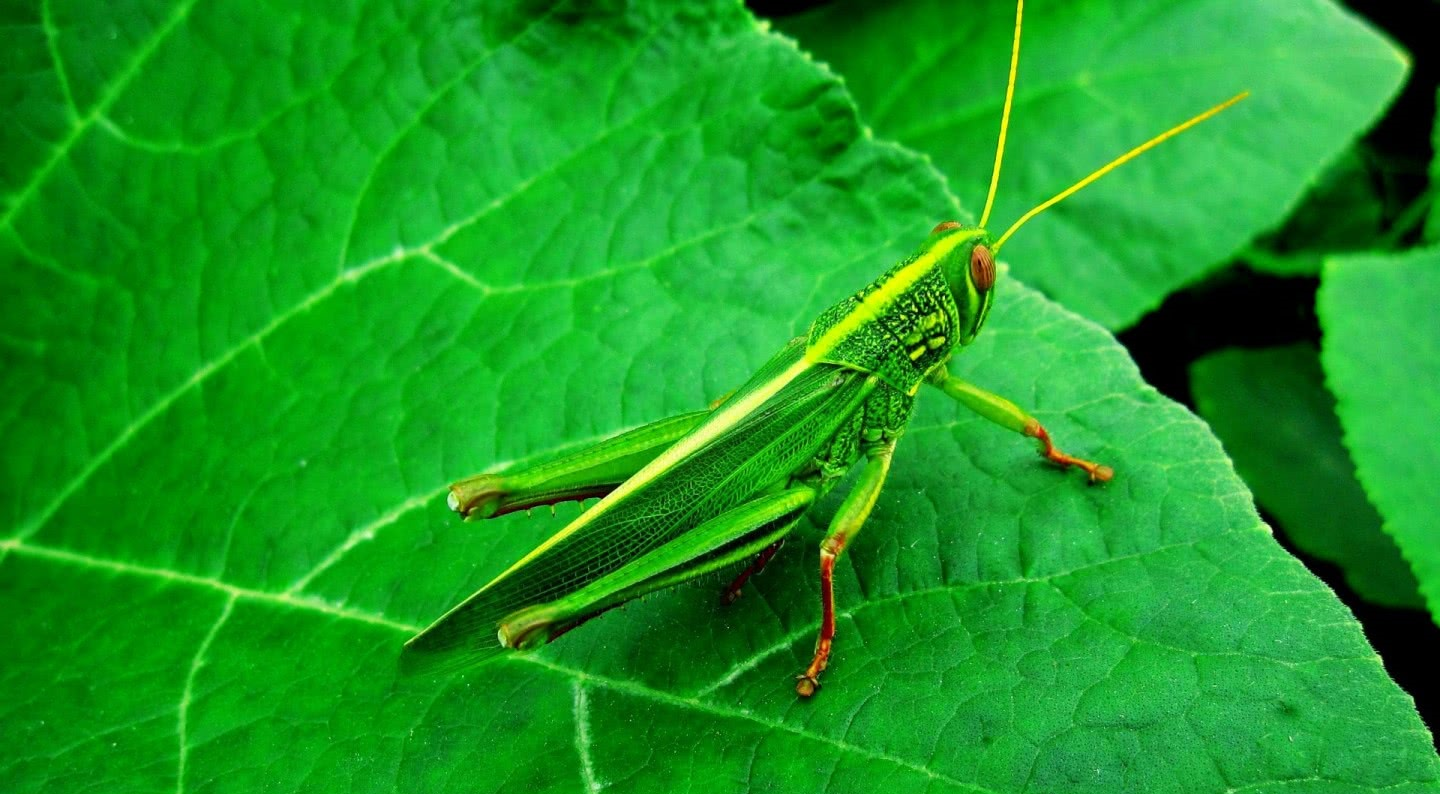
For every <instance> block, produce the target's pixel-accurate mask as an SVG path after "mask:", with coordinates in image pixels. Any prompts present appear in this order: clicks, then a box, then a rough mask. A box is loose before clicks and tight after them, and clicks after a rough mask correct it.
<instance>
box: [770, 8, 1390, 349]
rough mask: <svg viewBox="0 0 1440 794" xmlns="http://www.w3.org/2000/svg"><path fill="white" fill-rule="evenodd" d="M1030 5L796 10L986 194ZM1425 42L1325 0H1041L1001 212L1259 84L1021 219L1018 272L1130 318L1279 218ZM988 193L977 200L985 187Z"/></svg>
mask: <svg viewBox="0 0 1440 794" xmlns="http://www.w3.org/2000/svg"><path fill="white" fill-rule="evenodd" d="M1014 18H1015V6H1014V3H1011V2H1008V0H992V1H991V2H986V3H967V4H965V5H964V6H963V7H962V6H955V5H954V4H952V3H948V2H943V0H909V1H908V2H904V3H866V2H863V0H855V1H854V2H845V3H837V4H833V5H828V6H825V7H824V8H823V9H821V10H820V11H818V12H816V13H814V14H811V15H808V16H804V17H800V18H797V19H794V20H785V21H783V22H782V27H783V29H784V30H785V31H786V32H788V33H791V34H793V35H795V36H796V37H797V38H798V39H799V40H800V42H801V44H802V45H803V46H805V47H807V48H810V49H812V50H813V51H814V52H815V54H816V56H817V57H818V58H820V59H821V60H824V61H826V62H828V63H830V64H831V65H832V66H833V67H834V68H835V69H836V70H837V71H839V72H840V73H841V74H843V75H844V76H845V80H846V84H847V85H848V86H849V87H850V88H851V90H852V91H854V93H855V96H856V98H857V100H858V101H859V104H860V109H861V114H862V116H864V117H865V119H866V120H867V121H868V122H870V123H871V124H873V125H874V127H875V130H876V132H877V133H878V134H880V135H884V136H887V137H891V138H894V139H896V140H898V141H900V142H901V143H904V144H907V145H909V146H911V147H913V148H915V149H917V150H920V151H923V152H925V153H927V154H929V155H930V156H931V157H933V158H934V159H935V162H936V164H937V165H938V166H939V167H940V168H941V169H942V170H943V171H944V172H945V174H946V175H947V176H948V177H949V178H950V183H951V185H952V186H954V189H955V190H956V191H957V192H958V193H959V194H960V195H961V196H963V197H966V198H967V199H969V200H970V201H971V202H978V201H979V200H980V198H981V197H982V196H983V194H984V190H985V186H986V185H987V184H988V182H989V176H990V164H991V157H992V155H993V152H994V150H995V134H996V127H997V124H998V120H999V116H1000V108H1001V105H1002V103H1003V100H1004V94H1005V72H1006V69H1007V68H1008V64H1009V60H1010V57H1009V56H1010V43H1011V38H1012V37H1011V32H1012V29H1013V26H1014ZM1406 62H1407V57H1406V56H1405V54H1404V53H1403V52H1401V51H1400V50H1399V49H1397V48H1396V47H1395V45H1394V44H1391V43H1389V42H1388V41H1386V40H1385V39H1383V38H1382V37H1380V36H1379V35H1378V34H1376V33H1375V32H1374V31H1372V30H1370V29H1369V28H1367V27H1366V26H1365V25H1364V24H1363V23H1361V22H1359V21H1358V20H1356V19H1354V18H1353V17H1351V16H1350V15H1349V14H1348V13H1347V12H1345V11H1343V10H1341V9H1340V8H1339V7H1337V6H1335V5H1333V4H1331V3H1329V2H1325V1H1324V0H1307V1H1306V2H1302V3H1295V2H1290V3H1266V4H1255V3H1230V2H1225V0H1187V2H1169V3H1151V2H1144V0H1127V1H1126V2H1113V1H1112V0H1086V2H1053V3H1047V2H1031V3H1029V4H1027V6H1026V20H1025V29H1024V41H1023V43H1022V45H1021V61H1020V70H1019V79H1018V84H1017V87H1016V91H1015V110H1014V115H1013V117H1012V122H1011V133H1010V137H1009V143H1008V146H1007V149H1008V152H1007V159H1006V163H1007V167H1006V169H1005V172H1004V174H1003V176H1002V178H1001V186H1000V192H999V196H998V198H997V200H996V207H995V211H994V214H993V216H992V221H991V225H994V226H999V227H1001V228H1003V227H1005V226H1007V225H1008V224H1009V223H1010V222H1011V221H1012V220H1014V219H1015V218H1017V217H1018V216H1019V215H1020V214H1021V213H1023V212H1024V211H1025V210H1027V209H1029V208H1030V207H1032V206H1034V205H1036V204H1038V203H1039V202H1041V201H1042V200H1044V199H1046V198H1048V197H1049V196H1051V195H1053V194H1054V193H1056V192H1058V191H1059V190H1060V189H1061V188H1063V187H1066V186H1067V185H1069V184H1071V183H1072V182H1074V181H1076V180H1078V179H1079V178H1080V177H1082V176H1084V175H1085V174H1087V173H1089V172H1090V171H1091V170H1093V169H1094V168H1096V167H1098V166H1099V165H1101V164H1102V163H1104V162H1106V161H1108V160H1109V159H1111V158H1112V157H1114V156H1116V155H1118V154H1120V153H1121V152H1123V151H1125V150H1127V149H1129V148H1130V147H1132V146H1134V145H1136V144H1138V143H1140V142H1141V141H1144V140H1146V139H1147V138H1149V137H1150V136H1152V135H1154V134H1156V133H1158V132H1160V131H1161V130H1164V129H1167V128H1168V127H1170V126H1171V125H1173V124H1176V123H1178V122H1180V121H1181V120H1183V119H1186V118H1188V117H1190V116H1192V115H1194V114H1196V113H1198V112H1200V111H1201V110H1203V109H1205V108H1207V107H1209V106H1211V105H1213V104H1215V103H1217V102H1219V101H1221V100H1222V99H1225V98H1227V97H1230V96H1233V95H1234V94H1236V93H1239V92H1240V91H1247V90H1248V91H1250V92H1251V98H1250V99H1249V100H1247V101H1246V102H1245V103H1244V104H1242V105H1241V106H1239V107H1237V108H1235V109H1234V110H1231V111H1228V112H1227V113H1226V114H1225V115H1224V116H1223V117H1221V118H1218V119H1216V120H1214V121H1212V122H1208V123H1207V124H1206V125H1205V127H1203V128H1201V129H1199V130H1196V131H1194V132H1191V133H1189V134H1188V135H1187V136H1185V138H1184V139H1182V140H1177V141H1175V142H1173V143H1168V144H1166V147H1165V149H1164V150H1161V151H1157V152H1154V153H1152V154H1149V155H1146V157H1144V158H1142V159H1141V160H1140V161H1138V162H1136V163H1134V164H1132V165H1128V166H1126V168H1125V169H1123V170H1121V171H1119V172H1116V173H1115V174H1113V175H1111V176H1109V177H1107V178H1106V180H1105V183H1104V184H1103V186H1097V187H1095V188H1092V189H1090V190H1088V191H1087V192H1086V193H1084V194H1082V195H1079V196H1076V197H1075V198H1073V199H1070V200H1069V201H1067V202H1066V203H1065V204H1062V205H1060V206H1059V207H1057V208H1056V209H1054V210H1052V211H1051V212H1050V214H1049V216H1048V217H1047V218H1046V220H1045V221H1043V222H1040V221H1037V222H1036V223H1035V224H1034V225H1032V226H1027V227H1026V228H1025V230H1024V231H1023V232H1022V233H1020V234H1018V235H1017V236H1016V238H1015V242H1014V243H1013V245H1011V246H1010V248H1009V250H1008V254H1009V255H1010V257H1011V258H1012V259H1013V260H1014V261H1015V263H1016V272H1017V273H1018V274H1019V275H1020V276H1021V277H1022V278H1024V279H1025V280H1027V281H1029V282H1031V283H1033V284H1035V285H1036V286H1038V287H1039V288H1041V289H1042V290H1043V291H1044V292H1045V293H1046V294H1048V295H1051V296H1053V297H1055V298H1056V299H1058V300H1060V302H1062V303H1064V304H1066V305H1067V306H1069V307H1071V308H1073V309H1075V310H1076V311H1079V312H1080V313H1081V314H1084V315H1086V316H1088V317H1091V318H1093V319H1095V320H1097V321H1098V322H1100V323H1102V324H1104V325H1107V326H1109V327H1112V328H1119V327H1123V326H1126V325H1128V324H1130V323H1131V322H1133V321H1134V320H1135V319H1136V318H1137V317H1139V316H1140V315H1141V314H1143V313H1144V312H1146V311H1148V310H1150V309H1152V308H1154V307H1155V306H1157V305H1158V304H1159V303H1160V301H1161V300H1162V299H1163V298H1164V297H1165V295H1167V294H1168V293H1169V292H1171V291H1173V290H1175V289H1176V288H1178V287H1180V286H1183V285H1185V284H1186V283H1188V282H1191V281H1194V280H1195V279H1197V278H1198V277H1200V276H1201V275H1202V274H1204V273H1206V272H1207V271H1209V270H1210V269H1212V268H1213V267H1214V266H1215V265H1217V264H1219V263H1220V262H1223V261H1224V260H1225V259H1226V258H1227V257H1229V256H1230V255H1231V254H1232V253H1233V252H1234V251H1235V250H1236V249H1237V248H1239V247H1240V246H1242V245H1244V244H1245V243H1246V242H1248V241H1249V240H1250V239H1251V238H1253V237H1255V236H1256V235H1257V234H1260V233H1262V232H1266V231H1269V230H1271V229H1272V228H1273V227H1275V226H1276V225H1277V224H1278V223H1279V222H1280V221H1281V220H1282V219H1283V218H1284V217H1285V216H1286V215H1287V214H1289V210H1290V209H1291V208H1292V207H1293V206H1294V204H1295V203H1296V201H1297V200H1298V199H1299V197H1300V195H1301V194H1302V192H1304V190H1305V189H1306V188H1307V187H1309V185H1310V183H1311V182H1312V181H1314V180H1315V179H1316V177H1318V175H1319V174H1320V173H1321V171H1322V169H1323V168H1324V167H1325V166H1326V165H1327V164H1328V163H1329V162H1330V161H1331V160H1333V159H1334V158H1335V157H1336V156H1337V155H1339V154H1340V152H1341V151H1342V150H1343V149H1344V148H1345V147H1346V146H1347V145H1348V144H1349V143H1350V141H1352V140H1353V139H1354V138H1355V137H1356V136H1357V135H1359V134H1360V133H1362V132H1364V130H1365V128H1366V127H1367V126H1368V125H1369V124H1370V123H1371V122H1372V121H1374V119H1375V118H1376V116H1377V115H1378V114H1379V113H1380V111H1381V110H1382V109H1383V108H1384V107H1385V105H1386V104H1387V103H1388V101H1389V99H1390V98H1391V96H1393V95H1394V93H1395V91H1396V90H1397V89H1398V88H1399V87H1400V84H1401V82H1402V80H1403V78H1404V75H1405V72H1406ZM971 197H974V198H971Z"/></svg>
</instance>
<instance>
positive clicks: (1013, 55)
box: [980, 0, 1025, 229]
mask: <svg viewBox="0 0 1440 794" xmlns="http://www.w3.org/2000/svg"><path fill="white" fill-rule="evenodd" d="M1024 16H1025V0H1019V2H1018V3H1016V4H1015V41H1014V43H1013V44H1011V45H1010V79H1009V80H1008V81H1007V82H1006V83H1005V109H1004V110H1002V111H1000V142H999V143H998V144H996V146H995V168H994V170H992V171H991V172H990V192H989V193H988V194H986V196H985V209H984V211H983V212H981V213H980V228H982V229H983V228H985V222H986V221H988V220H990V208H991V207H992V206H994V204H995V187H996V185H999V184H1000V161H1001V160H1004V159H1005V133H1006V131H1008V130H1009V129H1010V104H1011V103H1012V102H1014V101H1015V70H1016V68H1017V67H1018V66H1019V65H1020V20H1021V19H1023V18H1024Z"/></svg>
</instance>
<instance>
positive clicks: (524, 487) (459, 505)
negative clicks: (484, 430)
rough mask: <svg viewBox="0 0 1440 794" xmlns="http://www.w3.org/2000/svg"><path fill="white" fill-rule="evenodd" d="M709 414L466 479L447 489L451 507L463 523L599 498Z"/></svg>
mask: <svg viewBox="0 0 1440 794" xmlns="http://www.w3.org/2000/svg"><path fill="white" fill-rule="evenodd" d="M709 413H710V412H709V411H692V412H690V413H686V414H680V415H678V416H672V417H669V418H667V419H661V420H660V421H658V422H651V423H650V424H648V425H641V426H640V427H637V428H635V429H633V430H627V431H626V432H624V433H620V434H619V435H616V436H611V437H610V438H607V439H605V440H604V441H601V442H599V443H596V444H591V445H589V446H586V447H582V448H581V449H577V450H572V451H569V452H565V453H562V454H560V455H558V456H556V457H553V458H551V459H549V460H545V461H541V462H538V463H533V464H528V465H525V466H521V467H518V468H514V469H511V470H507V471H503V472H499V473H497V474H478V475H476V476H474V477H467V478H465V479H463V480H461V481H459V482H457V483H455V484H454V485H452V486H450V508H451V509H452V510H454V511H455V512H457V513H459V514H460V515H461V516H462V517H464V518H472V517H473V518H492V517H494V516H498V515H504V514H505V513H513V512H515V511H516V510H528V509H530V508H532V507H539V506H541V505H553V504H558V503H560V502H568V501H573V500H577V499H590V498H593V497H599V496H604V495H605V494H607V493H610V492H611V491H613V490H615V488H616V486H618V485H619V484H620V483H622V482H624V481H625V480H627V479H629V477H630V476H631V475H633V474H634V473H635V472H637V471H639V470H640V469H642V468H644V466H645V464H647V463H649V462H650V461H652V460H654V459H655V457H656V456H657V455H659V454H660V453H661V452H663V451H665V449H666V448H667V447H669V446H670V445H671V444H674V443H675V442H676V441H677V440H679V438H680V437H681V436H683V435H685V434H686V433H688V432H690V430H691V429H692V428H694V427H695V426H696V425H698V424H700V422H701V421H702V420H703V419H704V418H705V417H706V416H707V415H708V414H709Z"/></svg>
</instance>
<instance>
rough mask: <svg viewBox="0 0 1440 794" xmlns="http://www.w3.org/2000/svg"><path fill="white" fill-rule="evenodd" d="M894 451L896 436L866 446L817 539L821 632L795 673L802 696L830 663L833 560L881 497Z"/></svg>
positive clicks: (817, 682) (811, 691) (815, 685)
mask: <svg viewBox="0 0 1440 794" xmlns="http://www.w3.org/2000/svg"><path fill="white" fill-rule="evenodd" d="M894 451H895V440H894V439H891V440H889V441H886V442H884V443H882V444H878V445H876V446H874V447H871V448H870V449H869V450H867V452H866V454H867V456H868V460H867V461H866V462H865V468H864V470H863V471H861V472H860V481H859V482H858V483H856V484H855V487H854V488H853V489H852V490H851V491H850V494H849V495H848V496H846V497H845V501H844V502H843V503H842V504H841V505H840V510H839V511H838V512H837V513H836V514H835V518H833V519H832V520H831V521H830V531H829V532H827V533H825V539H824V540H823V541H821V542H820V608H821V614H820V636H819V637H818V638H817V639H816V640H815V656H814V658H813V659H811V660H810V666H809V667H807V668H805V672H803V673H801V674H800V675H798V676H796V680H795V692H796V694H798V695H800V696H801V697H810V696H811V695H813V694H815V690H816V689H819V688H820V673H821V671H823V670H824V669H825V666H826V665H828V664H829V663H830V647H831V645H832V644H833V642H834V639H835V592H834V587H833V586H832V583H831V580H832V578H833V575H834V571H835V560H836V559H838V558H839V557H840V555H841V554H842V553H844V551H845V547H846V546H847V545H849V543H850V541H851V540H854V539H855V535H857V534H858V533H859V532H860V529H861V527H863V526H864V525H865V519H867V518H869V517H870V510H871V509H872V508H874V507H875V500H876V499H878V498H880V489H881V488H883V487H884V485H885V475H886V474H887V473H889V471H890V457H891V455H892V454H893V453H894Z"/></svg>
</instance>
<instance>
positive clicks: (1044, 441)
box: [1023, 419, 1115, 485]
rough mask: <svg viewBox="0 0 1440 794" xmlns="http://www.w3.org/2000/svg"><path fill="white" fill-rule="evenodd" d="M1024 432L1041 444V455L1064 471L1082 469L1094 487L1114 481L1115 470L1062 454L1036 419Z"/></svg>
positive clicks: (1028, 424) (1101, 464) (1027, 425)
mask: <svg viewBox="0 0 1440 794" xmlns="http://www.w3.org/2000/svg"><path fill="white" fill-rule="evenodd" d="M1023 432H1024V433H1025V435H1027V436H1030V437H1031V438H1033V439H1035V440H1036V441H1039V442H1040V455H1041V456H1042V457H1044V458H1045V459H1046V460H1048V461H1050V462H1051V463H1054V464H1055V465H1056V466H1059V467H1060V468H1062V469H1068V468H1070V467H1071V466H1074V467H1075V468H1077V469H1080V470H1081V471H1083V472H1085V475H1086V476H1087V477H1089V478H1090V483H1091V484H1092V485H1094V484H1097V483H1102V482H1109V481H1110V480H1112V479H1114V477H1115V470H1114V469H1112V468H1110V467H1109V466H1106V465H1105V464H1103V463H1096V462H1094V461H1089V460H1085V459H1084V458H1077V457H1075V456H1074V455H1067V454H1065V453H1064V452H1061V451H1060V448H1059V447H1057V446H1055V442H1053V441H1051V440H1050V433H1049V432H1047V431H1046V430H1045V426H1044V425H1042V424H1040V423H1039V422H1037V421H1035V420H1034V419H1031V420H1030V421H1029V422H1027V423H1026V424H1025V429H1024V431H1023Z"/></svg>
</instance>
